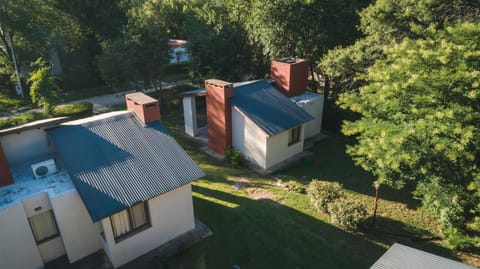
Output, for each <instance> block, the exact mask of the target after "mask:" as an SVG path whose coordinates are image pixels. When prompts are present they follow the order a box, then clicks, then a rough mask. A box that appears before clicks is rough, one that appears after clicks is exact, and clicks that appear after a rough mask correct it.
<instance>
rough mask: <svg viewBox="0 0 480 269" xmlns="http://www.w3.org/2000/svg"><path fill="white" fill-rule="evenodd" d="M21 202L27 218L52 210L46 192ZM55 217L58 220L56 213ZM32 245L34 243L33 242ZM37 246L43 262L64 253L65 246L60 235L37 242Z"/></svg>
mask: <svg viewBox="0 0 480 269" xmlns="http://www.w3.org/2000/svg"><path fill="white" fill-rule="evenodd" d="M22 204H23V207H24V209H25V213H26V215H27V218H30V217H33V216H35V215H38V214H41V213H44V212H47V211H49V210H52V205H51V203H50V198H49V197H48V194H47V193H46V192H41V193H38V194H36V195H33V196H31V197H28V198H26V199H23V200H22ZM35 209H37V210H35ZM54 215H55V212H54ZM55 218H56V220H58V217H57V216H56V215H55ZM57 224H58V221H57ZM30 233H31V230H30ZM60 234H61V233H60ZM34 245H36V243H35V242H34ZM37 247H38V251H39V253H40V256H41V257H42V260H43V262H49V261H52V260H54V259H56V258H58V257H60V256H62V255H65V247H64V245H63V241H62V238H61V236H58V237H56V238H54V239H51V240H48V241H47V242H44V243H42V244H39V245H37Z"/></svg>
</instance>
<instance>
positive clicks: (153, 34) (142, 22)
mask: <svg viewBox="0 0 480 269" xmlns="http://www.w3.org/2000/svg"><path fill="white" fill-rule="evenodd" d="M168 4H169V2H168V1H165V2H163V1H154V0H151V1H125V2H124V3H123V7H124V8H125V9H126V10H127V12H126V15H127V24H126V25H125V26H124V30H123V32H122V35H121V36H120V37H118V38H117V39H114V40H112V41H106V42H103V50H104V53H103V54H102V55H99V56H98V57H97V59H98V63H99V67H100V71H101V74H102V78H103V79H104V80H105V81H106V82H107V83H109V84H110V85H112V86H114V87H118V86H120V85H122V84H123V83H127V82H140V81H142V82H143V87H145V88H149V87H154V88H155V89H158V90H160V89H161V83H160V80H161V77H162V75H163V68H164V65H165V63H166V62H167V60H168V37H167V26H166V22H167V19H165V16H164V15H165V12H166V11H167V8H168Z"/></svg>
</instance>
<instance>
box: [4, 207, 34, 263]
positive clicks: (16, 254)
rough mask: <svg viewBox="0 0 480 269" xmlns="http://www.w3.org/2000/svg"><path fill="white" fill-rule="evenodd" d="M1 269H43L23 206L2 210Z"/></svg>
mask: <svg viewBox="0 0 480 269" xmlns="http://www.w3.org/2000/svg"><path fill="white" fill-rule="evenodd" d="M0 268H5V269H9V268H22V269H40V268H43V261H42V258H41V257H40V253H39V251H38V248H37V244H36V243H35V239H34V238H33V234H32V231H31V229H30V224H29V223H28V219H27V215H26V214H25V209H24V208H23V205H22V204H17V205H15V206H11V207H8V208H5V209H2V210H0Z"/></svg>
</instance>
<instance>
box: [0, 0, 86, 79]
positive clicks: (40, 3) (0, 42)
mask: <svg viewBox="0 0 480 269" xmlns="http://www.w3.org/2000/svg"><path fill="white" fill-rule="evenodd" d="M79 39H80V35H79V31H78V25H77V24H76V22H75V21H74V20H73V19H72V18H71V17H70V16H69V15H68V14H66V13H64V12H62V11H61V10H58V9H56V8H55V5H54V3H53V2H52V1H51V0H4V1H0V72H2V71H3V72H5V73H6V72H10V76H12V75H13V72H14V71H15V70H16V69H18V70H19V71H18V72H17V78H18V79H16V80H21V79H22V78H23V76H22V74H23V72H22V71H25V69H28V64H29V63H30V62H32V61H34V60H35V59H37V58H38V57H39V56H48V54H49V53H50V50H51V49H52V48H54V47H55V46H58V44H57V43H58V42H60V40H61V41H62V42H61V43H62V47H65V48H68V47H70V46H72V44H76V43H77V40H79ZM15 63H16V65H17V66H15ZM16 67H18V68H16ZM5 73H4V74H5ZM5 77H7V76H5ZM17 83H20V84H21V82H19V81H17Z"/></svg>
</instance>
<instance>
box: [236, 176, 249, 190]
mask: <svg viewBox="0 0 480 269" xmlns="http://www.w3.org/2000/svg"><path fill="white" fill-rule="evenodd" d="M248 186H250V179H248V178H245V177H241V178H239V179H238V180H236V181H235V182H234V183H233V184H232V188H233V189H235V190H237V191H238V190H241V189H245V188H246V187H248Z"/></svg>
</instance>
